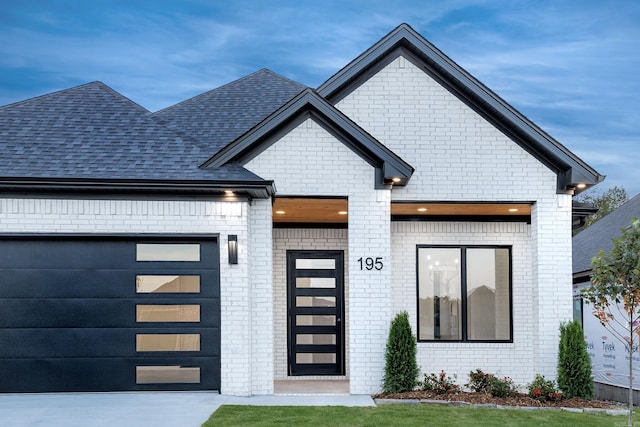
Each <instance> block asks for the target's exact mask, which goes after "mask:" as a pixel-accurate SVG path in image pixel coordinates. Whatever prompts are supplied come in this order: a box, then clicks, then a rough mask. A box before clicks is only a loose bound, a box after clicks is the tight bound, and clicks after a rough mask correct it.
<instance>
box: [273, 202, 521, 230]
mask: <svg viewBox="0 0 640 427" xmlns="http://www.w3.org/2000/svg"><path fill="white" fill-rule="evenodd" d="M348 204H349V203H348V200H347V199H345V198H340V199H335V198H308V197H277V198H276V199H275V200H274V203H273V222H274V223H291V224H301V223H302V224H305V223H309V224H347V223H348V221H349V214H348ZM391 215H392V216H395V217H416V218H418V219H419V217H425V219H428V217H443V216H457V217H473V216H479V217H501V218H505V217H509V216H513V217H523V216H530V215H531V204H529V203H441V202H424V203H419V202H392V203H391ZM514 219H515V218H514Z"/></svg>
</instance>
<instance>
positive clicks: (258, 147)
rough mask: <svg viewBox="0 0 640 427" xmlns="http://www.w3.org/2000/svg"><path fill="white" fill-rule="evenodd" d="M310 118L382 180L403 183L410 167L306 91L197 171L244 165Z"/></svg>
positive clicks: (332, 107)
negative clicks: (383, 177) (376, 171)
mask: <svg viewBox="0 0 640 427" xmlns="http://www.w3.org/2000/svg"><path fill="white" fill-rule="evenodd" d="M308 118H312V119H313V120H315V121H316V122H317V123H319V124H320V125H322V126H323V128H325V129H326V130H328V131H329V132H330V133H331V134H332V135H334V136H335V137H337V138H338V139H339V140H340V141H342V142H343V143H345V144H346V145H347V146H348V147H349V148H350V149H352V150H353V151H354V152H356V154H358V155H359V156H360V157H362V158H363V159H364V160H365V161H367V162H368V163H369V164H371V165H372V166H374V167H376V168H379V167H382V168H383V171H384V175H386V174H387V173H394V175H386V178H387V179H389V178H391V177H394V176H397V177H400V178H401V179H402V182H403V183H406V182H407V181H408V179H409V178H410V177H411V175H412V174H413V171H414V169H413V167H411V166H410V165H409V164H408V163H406V162H405V161H404V160H402V159H401V158H400V157H399V156H397V155H396V154H395V153H393V152H392V151H391V150H389V149H388V148H387V147H385V146H384V145H383V144H381V143H380V142H379V141H377V140H376V139H375V138H374V137H372V136H371V135H369V134H368V133H367V132H366V131H364V130H363V129H362V128H361V127H359V126H358V125H357V124H355V123H354V122H353V121H351V120H350V119H349V118H348V117H347V116H345V115H344V114H343V113H342V112H340V111H338V110H337V109H336V108H335V107H334V106H333V105H331V104H329V103H328V102H327V101H326V100H324V99H322V98H321V97H320V96H319V95H318V94H317V93H316V92H315V91H313V90H312V89H306V90H305V91H303V92H302V93H300V94H299V95H298V96H296V97H295V98H294V99H292V100H291V101H290V102H289V103H287V104H286V105H284V106H283V107H282V108H280V109H279V110H278V111H276V112H274V113H273V114H272V115H271V116H269V117H267V118H266V119H265V120H263V121H262V122H261V123H259V124H258V125H256V126H255V127H254V128H253V129H251V130H249V131H248V132H247V133H245V134H244V135H242V136H241V137H240V138H238V139H236V140H235V141H233V142H232V143H231V144H229V145H227V146H226V147H225V148H223V149H222V150H220V151H219V152H218V153H217V154H215V155H214V156H212V157H211V158H209V159H208V160H207V161H206V162H204V163H203V164H202V165H201V167H203V168H207V167H219V166H222V165H224V164H228V163H236V162H238V163H240V164H244V163H245V162H247V161H249V160H250V159H252V158H254V157H255V156H257V155H258V154H259V153H261V152H262V151H264V150H265V149H266V148H268V147H269V146H270V145H271V144H273V143H274V142H275V141H276V140H277V139H278V138H279V137H281V136H282V135H284V134H285V133H287V132H288V131H290V130H291V129H292V128H294V127H296V126H297V125H299V124H300V123H302V122H303V121H304V120H306V119H308Z"/></svg>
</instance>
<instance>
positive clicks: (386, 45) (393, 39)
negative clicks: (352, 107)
mask: <svg viewBox="0 0 640 427" xmlns="http://www.w3.org/2000/svg"><path fill="white" fill-rule="evenodd" d="M400 54H402V55H403V56H405V57H407V59H409V60H411V61H412V62H414V63H415V64H416V65H417V66H419V67H420V68H422V69H424V70H425V71H426V72H427V73H429V74H430V75H431V76H432V77H434V78H436V79H437V80H438V81H439V82H440V83H441V84H443V86H445V87H446V88H447V89H448V90H449V91H451V92H452V93H453V94H454V95H456V96H457V97H458V98H459V99H461V100H462V101H463V102H465V103H466V104H467V105H469V106H470V107H471V108H473V109H474V110H475V111H477V112H478V113H479V114H481V115H482V116H483V117H484V118H485V119H487V120H488V121H490V122H491V123H492V124H493V125H494V126H497V127H498V129H500V130H501V131H502V132H504V133H505V134H506V135H507V136H508V137H509V138H511V139H512V140H514V141H515V142H516V143H517V144H519V145H520V146H521V147H522V148H523V149H525V150H526V151H528V152H529V153H530V154H532V155H533V156H534V157H536V158H537V159H538V160H539V161H541V162H542V163H543V164H545V165H546V166H547V167H548V168H549V169H551V170H552V171H553V172H555V173H556V174H557V176H558V184H557V192H558V193H573V192H574V191H575V189H576V187H577V185H578V184H585V185H586V186H587V187H590V186H593V185H595V184H598V183H599V182H601V181H603V180H604V178H605V177H604V176H603V175H600V174H599V173H598V172H597V171H596V170H595V169H593V168H592V167H591V166H589V165H587V164H586V163H585V162H584V161H582V160H581V159H580V158H578V157H577V156H576V155H575V154H573V153H572V152H570V151H569V150H568V149H567V148H566V147H564V146H563V145H562V144H560V142H558V141H556V140H555V139H554V138H552V137H551V136H550V135H548V134H547V133H546V132H544V131H543V130H542V129H540V128H539V127H538V126H537V125H535V124H534V123H533V122H531V121H530V120H529V119H527V118H526V117H525V116H523V115H522V114H521V113H519V112H518V111H517V110H516V109H514V108H513V107H512V106H510V105H509V104H507V103H506V102H505V101H504V100H503V99H502V98H500V97H499V96H498V95H496V94H495V93H494V92H492V91H491V90H490V89H489V88H487V87H486V86H485V85H483V84H482V83H481V82H480V81H478V80H477V79H475V78H474V77H473V76H472V75H471V74H469V73H468V72H467V71H465V70H464V69H463V68H462V67H460V66H459V65H458V64H456V63H455V62H454V61H453V60H451V59H450V58H449V57H447V56H446V55H445V54H444V53H442V52H441V51H440V50H439V49H438V48H436V47H435V46H434V45H432V44H431V43H429V42H428V41H427V40H426V39H425V38H424V37H422V36H421V35H420V34H418V33H417V32H416V31H415V30H414V29H413V28H411V27H410V26H409V25H407V24H402V25H400V26H398V27H397V28H396V29H394V30H393V31H392V32H391V33H389V34H388V35H387V36H385V37H384V38H383V39H381V40H380V41H379V42H378V43H376V44H375V45H373V46H372V47H371V48H369V49H368V50H367V51H365V52H364V53H363V54H361V55H360V56H359V57H357V58H356V59H354V60H353V61H352V62H351V63H349V64H348V65H347V66H346V67H344V68H343V69H342V70H340V71H338V73H336V74H335V75H334V76H333V77H331V78H330V79H329V80H327V81H326V82H325V83H323V84H322V85H321V86H320V87H319V88H318V93H319V94H320V95H321V96H323V97H324V98H326V99H327V100H329V101H330V102H332V103H337V102H338V101H339V100H340V99H342V98H344V97H345V96H347V95H348V94H349V93H350V92H351V91H353V90H354V89H355V88H356V87H357V86H358V85H359V83H360V82H361V81H362V80H363V76H366V75H369V74H370V73H372V72H374V70H377V68H376V67H379V66H380V63H384V61H387V63H388V62H390V61H389V59H390V56H391V57H392V58H393V59H395V57H397V56H398V55H400ZM394 55H395V56H394Z"/></svg>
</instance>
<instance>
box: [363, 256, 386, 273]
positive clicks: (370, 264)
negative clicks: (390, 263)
mask: <svg viewBox="0 0 640 427" xmlns="http://www.w3.org/2000/svg"><path fill="white" fill-rule="evenodd" d="M358 263H359V264H360V270H373V269H376V270H382V268H383V267H384V264H382V257H380V256H378V257H375V258H373V257H367V258H359V259H358Z"/></svg>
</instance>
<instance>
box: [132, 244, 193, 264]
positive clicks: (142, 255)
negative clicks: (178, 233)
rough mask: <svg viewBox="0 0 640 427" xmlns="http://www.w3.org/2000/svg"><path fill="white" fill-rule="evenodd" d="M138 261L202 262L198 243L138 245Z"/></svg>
mask: <svg viewBox="0 0 640 427" xmlns="http://www.w3.org/2000/svg"><path fill="white" fill-rule="evenodd" d="M136 261H200V245H199V244H198V243H138V244H136Z"/></svg>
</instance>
